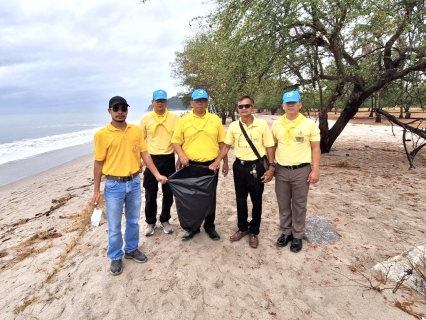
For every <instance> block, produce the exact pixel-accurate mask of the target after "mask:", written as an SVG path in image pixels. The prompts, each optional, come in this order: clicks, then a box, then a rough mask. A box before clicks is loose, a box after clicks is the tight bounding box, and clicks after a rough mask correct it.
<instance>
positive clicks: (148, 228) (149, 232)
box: [145, 223, 156, 237]
mask: <svg viewBox="0 0 426 320" xmlns="http://www.w3.org/2000/svg"><path fill="white" fill-rule="evenodd" d="M155 227H156V225H155V223H154V224H148V225H147V226H146V229H145V235H146V236H147V237H148V236H152V235H153V234H154V230H155Z"/></svg>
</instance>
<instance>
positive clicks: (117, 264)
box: [109, 259, 123, 276]
mask: <svg viewBox="0 0 426 320" xmlns="http://www.w3.org/2000/svg"><path fill="white" fill-rule="evenodd" d="M122 272H123V263H122V262H121V259H120V260H111V267H110V268H109V273H111V274H112V275H113V276H118V275H119V274H121V273H122Z"/></svg>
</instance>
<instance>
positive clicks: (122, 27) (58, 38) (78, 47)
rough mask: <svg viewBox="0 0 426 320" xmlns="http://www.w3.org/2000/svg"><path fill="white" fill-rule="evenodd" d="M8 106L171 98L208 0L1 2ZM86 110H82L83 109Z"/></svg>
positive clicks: (3, 102) (1, 61)
mask: <svg viewBox="0 0 426 320" xmlns="http://www.w3.org/2000/svg"><path fill="white" fill-rule="evenodd" d="M0 2H1V10H0V43H1V46H0V109H1V110H2V112H8V113H9V112H10V111H12V110H13V111H14V112H16V111H17V110H23V111H26V112H28V109H31V110H40V109H41V108H46V107H47V108H49V109H50V108H55V109H59V108H61V109H66V108H95V109H99V107H101V108H104V107H106V106H107V104H108V100H109V98H111V97H112V96H114V95H121V96H123V97H124V98H126V99H127V100H128V103H129V104H130V105H131V106H141V107H142V106H143V108H146V107H147V106H148V105H149V104H150V102H151V99H152V91H154V90H156V89H159V88H161V89H164V90H166V91H167V92H168V95H169V97H171V96H172V95H175V94H176V93H177V92H178V91H179V89H180V88H177V87H176V80H175V79H172V78H171V68H170V63H171V62H173V60H174V53H175V51H182V50H183V45H182V43H183V41H184V40H185V38H186V37H189V36H191V35H192V34H193V32H194V31H195V30H196V29H195V28H194V27H192V28H191V27H190V25H189V22H190V20H191V19H192V18H194V17H196V16H199V15H203V14H206V13H207V12H208V11H209V9H210V8H211V5H207V4H204V3H203V2H202V1H200V0H198V1H197V0H151V1H148V2H147V3H146V4H139V2H140V1H139V0H0ZM80 110H81V109H80Z"/></svg>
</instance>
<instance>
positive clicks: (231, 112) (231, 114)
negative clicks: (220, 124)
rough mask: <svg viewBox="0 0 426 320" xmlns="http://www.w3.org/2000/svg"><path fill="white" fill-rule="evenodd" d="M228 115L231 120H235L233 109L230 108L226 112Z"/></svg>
mask: <svg viewBox="0 0 426 320" xmlns="http://www.w3.org/2000/svg"><path fill="white" fill-rule="evenodd" d="M228 117H230V118H231V120H232V121H235V113H234V110H232V111H231V110H230V111H229V112H228Z"/></svg>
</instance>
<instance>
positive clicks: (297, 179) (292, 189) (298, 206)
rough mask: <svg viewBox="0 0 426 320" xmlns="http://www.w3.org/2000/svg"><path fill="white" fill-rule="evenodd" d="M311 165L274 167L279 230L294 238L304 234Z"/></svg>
mask: <svg viewBox="0 0 426 320" xmlns="http://www.w3.org/2000/svg"><path fill="white" fill-rule="evenodd" d="M311 170H312V169H311V166H306V167H302V168H299V169H295V170H289V169H286V168H284V167H282V166H280V165H279V164H277V165H276V168H275V194H276V196H277V202H278V209H279V217H280V230H281V231H282V233H283V234H285V235H290V234H292V235H293V237H294V238H297V239H302V238H303V237H304V236H305V220H306V206H307V203H308V192H309V182H308V181H307V180H308V176H309V174H310V173H311Z"/></svg>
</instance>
